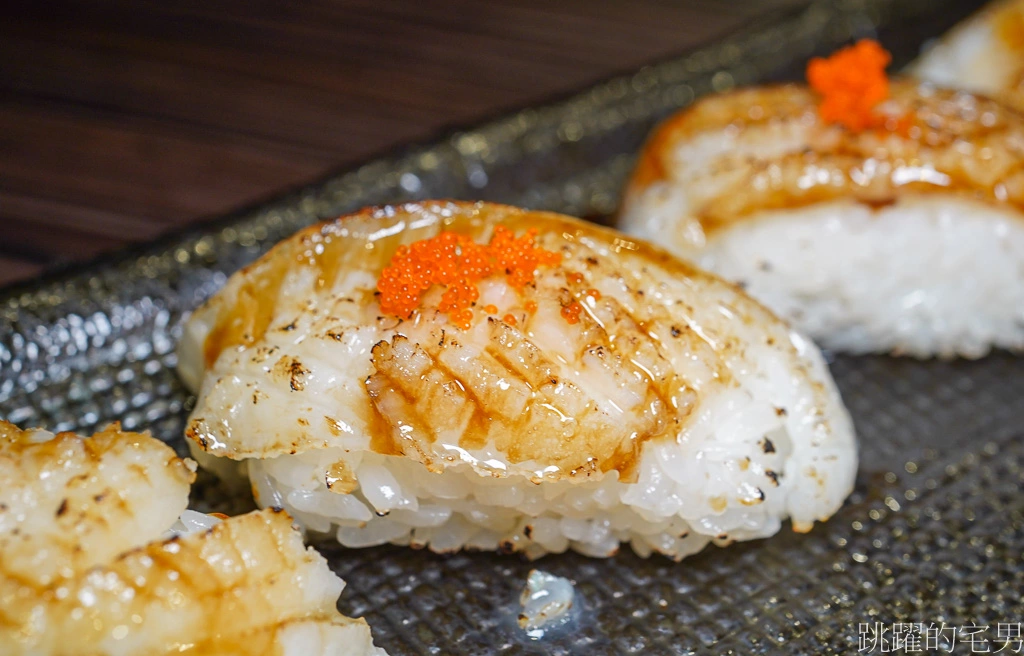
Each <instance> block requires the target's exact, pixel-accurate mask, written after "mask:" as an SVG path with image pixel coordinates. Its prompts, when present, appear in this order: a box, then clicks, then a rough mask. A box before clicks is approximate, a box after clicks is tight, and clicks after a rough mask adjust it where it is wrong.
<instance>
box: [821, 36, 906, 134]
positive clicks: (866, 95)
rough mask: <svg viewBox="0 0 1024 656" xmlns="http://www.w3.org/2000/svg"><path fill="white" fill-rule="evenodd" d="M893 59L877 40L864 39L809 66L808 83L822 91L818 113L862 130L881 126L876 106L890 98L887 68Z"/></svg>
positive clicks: (823, 117)
mask: <svg viewBox="0 0 1024 656" xmlns="http://www.w3.org/2000/svg"><path fill="white" fill-rule="evenodd" d="M891 60H892V57H890V55H889V53H888V51H886V50H885V49H884V48H883V47H882V46H881V45H879V44H878V42H877V41H873V40H871V39H863V40H861V41H858V42H857V43H856V44H855V45H852V46H849V47H847V48H843V49H841V50H838V51H836V52H835V53H833V54H832V56H830V57H828V58H827V59H823V58H821V57H815V58H814V59H812V60H811V61H810V63H809V64H808V65H807V82H808V83H809V84H810V85H811V88H812V89H814V90H815V91H817V92H818V93H819V94H821V103H820V104H819V105H818V114H819V115H820V116H821V120H823V121H825V122H826V123H839V124H841V125H844V126H846V127H847V128H849V129H850V130H853V131H855V132H860V131H861V130H865V129H867V128H873V127H877V126H879V125H881V124H882V123H883V121H884V119H883V117H880V116H878V115H877V114H875V113H874V109H875V107H876V106H877V105H878V103H880V102H882V101H883V100H885V99H886V98H888V97H889V78H888V77H886V75H885V67H886V66H888V65H889V62H890V61H891Z"/></svg>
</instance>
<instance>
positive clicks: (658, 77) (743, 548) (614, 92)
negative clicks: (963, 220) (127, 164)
mask: <svg viewBox="0 0 1024 656" xmlns="http://www.w3.org/2000/svg"><path fill="white" fill-rule="evenodd" d="M976 5H977V3H976V2H958V1H954V0H936V1H931V2H929V1H928V0H903V1H892V2H883V1H880V0H861V1H859V2H858V1H845V0H844V1H841V2H835V3H831V2H829V3H817V4H813V5H812V6H810V8H808V9H806V10H801V11H799V12H796V13H791V14H782V15H778V16H776V17H774V18H773V19H772V21H770V23H768V24H762V25H759V26H757V27H756V28H754V29H750V30H747V31H745V32H743V33H741V34H738V35H736V36H734V37H732V38H729V39H726V40H724V41H721V42H719V43H717V44H715V45H713V46H711V47H708V48H705V49H703V50H700V51H697V52H694V53H692V54H690V55H687V56H685V57H682V58H680V59H676V60H673V61H668V62H664V63H660V64H655V65H652V66H649V67H646V68H644V69H642V70H640V71H637V72H636V73H635V74H633V75H630V76H625V77H620V78H616V79H613V80H610V81H608V82H606V83H603V84H600V85H598V86H596V87H594V88H592V89H589V90H586V91H585V92H583V93H581V94H579V95H576V96H574V97H572V98H570V99H568V100H565V101H563V102H559V103H557V104H552V105H548V106H544V107H537V108H531V109H526V110H523V111H521V112H518V113H516V114H513V115H511V116H508V117H505V118H501V119H499V120H497V121H494V122H491V123H488V124H486V125H483V126H481V127H479V128H477V129H472V130H467V131H464V132H459V133H455V134H452V135H450V136H449V137H447V138H445V139H443V140H440V141H438V142H437V143H434V144H431V145H428V146H424V147H414V148H410V149H408V150H406V151H404V152H402V153H400V154H398V155H396V156H393V157H391V158H386V159H382V160H378V161H374V162H371V163H369V164H366V165H365V166H363V167H361V168H359V169H357V170H354V171H351V172H349V173H345V174H343V175H339V176H337V177H334V178H332V179H330V180H327V181H326V182H323V183H322V184H318V185H315V186H312V187H310V188H308V189H306V190H303V191H301V192H299V193H296V194H294V195H291V196H289V197H287V198H283V199H281V200H280V201H278V202H274V203H271V204H268V205H266V206H262V207H258V208H255V209H252V210H247V211H243V212H240V213H238V214H236V215H234V216H231V217H227V218H225V219H223V220H221V221H219V222H216V223H214V224H210V225H207V226H205V227H203V228H200V229H198V230H196V231H194V232H192V233H190V234H186V235H182V236H179V237H176V238H173V239H171V240H165V241H163V242H162V243H159V244H155V245H153V246H150V247H148V248H145V249H142V250H139V251H135V252H133V253H129V254H126V255H123V256H121V257H118V258H114V259H110V260H108V261H104V262H100V263H97V264H95V265H93V266H90V267H88V268H86V269H83V270H79V271H77V272H74V273H71V274H65V275H62V276H60V277H57V278H50V279H48V280H44V281H42V282H37V283H34V284H30V285H27V286H22V287H20V288H16V289H10V290H7V291H6V292H5V293H3V294H0V416H2V417H4V418H6V419H8V420H10V421H13V422H16V423H18V424H19V425H21V426H42V427H45V428H48V429H50V430H68V429H76V430H81V431H84V432H89V431H91V430H93V429H94V428H96V427H98V426H100V425H103V424H105V423H107V422H110V421H114V420H119V421H121V422H122V423H123V425H124V426H125V428H127V429H145V428H148V429H150V430H151V431H153V433H154V434H155V435H157V436H159V437H161V438H163V439H165V440H167V441H168V442H170V443H172V444H174V445H175V446H176V447H177V448H179V449H183V446H184V445H183V442H182V425H183V422H184V419H185V416H186V413H187V408H188V406H189V402H190V401H189V397H188V394H187V393H186V392H185V391H184V389H183V388H182V386H181V385H180V383H179V382H178V381H177V379H176V377H175V375H174V365H175V358H174V347H175V342H176V339H177V336H178V333H179V327H180V323H181V320H182V317H183V316H184V315H185V314H186V313H187V312H188V311H189V310H190V309H192V308H193V307H195V306H196V305H197V304H198V303H199V302H201V301H202V300H203V299H204V298H206V297H207V296H209V295H210V294H211V293H212V292H213V291H214V290H216V289H217V288H218V287H219V286H220V285H221V284H223V282H224V280H225V278H226V276H227V275H228V274H229V273H230V272H232V271H234V270H235V269H237V268H238V267H240V266H241V265H242V264H244V263H246V262H248V261H250V260H252V259H253V258H255V257H256V256H258V255H259V254H260V253H262V252H264V251H265V250H266V249H267V248H268V247H269V246H270V245H271V244H273V243H274V242H275V241H277V240H278V239H280V238H282V237H284V236H286V235H288V234H290V233H291V232H293V231H295V230H296V229H297V228H299V227H301V226H304V225H307V224H309V223H311V222H313V221H316V220H318V219H322V218H327V217H333V216H336V215H338V214H340V213H343V212H346V211H348V210H352V209H354V208H357V207H360V206H363V205H367V204H378V203H385V202H393V201H400V200H406V199H411V198H424V197H458V198H483V199H487V200H497V201H503V202H508V203H513V204H518V205H525V206H531V207H542V208H547V209H553V210H559V211H563V212H567V213H570V214H577V215H582V216H588V217H592V218H596V217H601V216H605V215H607V214H608V213H610V212H611V211H612V210H613V209H614V208H615V205H616V203H617V199H618V190H619V188H620V186H621V184H622V182H623V179H624V176H625V175H626V173H627V172H628V170H629V168H630V166H631V164H632V160H633V156H634V153H635V152H636V150H637V148H638V147H639V146H640V144H641V142H642V140H643V138H644V135H645V134H646V133H647V132H648V130H649V129H650V128H651V126H652V125H653V123H654V122H655V121H656V120H657V119H659V118H661V117H663V116H664V115H666V114H667V113H669V112H671V111H673V110H675V109H677V108H679V107H681V106H684V105H686V104H688V103H689V102H691V101H692V100H693V99H694V98H695V97H696V96H699V95H701V94H705V93H708V92H709V91H712V90H720V89H726V88H729V87H731V86H735V85H741V84H748V83H752V82H757V81H764V80H770V79H780V78H786V77H798V76H799V75H800V72H801V70H802V68H803V65H804V63H805V62H806V60H807V58H808V57H809V56H810V55H812V54H816V53H824V52H828V51H830V50H832V49H834V48H835V47H836V46H838V45H841V44H844V43H846V42H849V40H850V39H852V38H855V37H859V36H867V35H874V36H878V37H879V38H881V39H882V41H883V42H884V43H885V45H886V46H887V47H889V48H890V49H891V50H892V51H893V52H894V56H895V59H896V63H897V64H899V63H902V62H906V61H907V60H909V58H910V57H912V56H913V55H914V54H915V53H916V52H917V51H918V49H919V48H920V45H921V44H922V42H923V41H924V40H925V39H927V38H930V37H933V36H935V35H937V34H939V33H941V32H942V31H943V30H945V29H946V28H948V27H949V26H950V25H952V24H953V23H955V22H956V21H957V20H959V19H961V18H962V17H964V16H965V15H966V14H967V13H969V12H970V11H971V10H972V9H974V8H976ZM833 372H834V374H835V377H836V379H837V381H838V382H839V385H840V387H841V388H842V391H843V394H844V396H845V399H846V402H847V404H848V406H849V408H850V411H851V412H852V414H853V416H854V419H855V420H856V423H857V428H858V431H859V434H860V440H861V442H860V443H861V457H862V462H861V469H860V475H859V477H858V484H857V489H856V492H855V493H854V495H853V497H852V498H851V499H850V500H849V502H848V503H847V504H846V505H845V506H844V507H843V509H842V510H841V511H840V512H839V513H838V514H837V515H836V516H835V517H833V518H832V519H831V520H830V521H829V522H828V523H826V524H823V525H817V526H816V527H815V528H814V530H813V531H812V532H811V533H810V534H807V535H796V534H794V533H792V532H791V531H789V530H788V528H784V529H783V531H782V533H780V534H779V535H778V536H776V537H774V538H772V539H770V540H763V541H758V542H753V543H746V544H739V545H734V546H731V547H729V548H726V549H718V548H715V547H710V548H708V549H707V550H705V551H704V552H703V553H701V554H699V555H697V556H694V557H692V558H690V559H688V560H685V561H683V562H682V563H679V564H676V563H672V562H670V561H668V560H666V559H663V558H660V557H654V558H651V559H648V560H643V559H640V558H637V557H635V556H633V555H631V554H629V553H626V552H624V553H622V554H620V555H619V556H617V557H615V558H612V559H609V560H592V559H587V558H584V557H580V556H576V555H572V554H566V555H560V556H549V557H546V558H545V559H543V560H542V561H541V563H540V565H541V566H542V567H543V568H545V569H547V570H549V571H551V572H553V573H555V574H559V575H562V576H566V577H569V578H571V579H572V580H574V581H576V582H577V595H578V597H577V598H578V601H579V603H580V605H581V606H582V610H583V612H582V614H581V617H580V620H579V622H578V623H577V624H575V625H573V626H572V627H570V628H569V629H567V630H564V631H562V632H560V633H556V634H555V635H551V636H549V637H547V638H545V639H544V640H542V641H539V642H532V641H530V640H528V639H527V638H526V637H525V635H524V634H523V633H522V632H521V631H520V630H519V629H518V627H517V626H516V625H515V621H514V610H515V608H514V607H515V602H516V599H517V597H518V594H519V591H520V590H521V588H522V586H523V584H524V582H525V576H526V573H527V572H528V571H529V569H530V567H531V564H530V563H527V562H525V561H523V560H521V559H519V558H518V557H507V556H498V555H495V554H486V553H470V554H459V555H454V556H437V555H433V554H430V553H424V552H420V551H412V550H408V549H399V548H382V549H372V550H363V551H346V550H343V549H340V548H326V549H325V553H326V554H327V555H328V557H329V558H330V559H331V563H332V565H333V566H334V567H335V569H336V570H337V571H338V572H339V573H340V574H341V575H342V576H343V577H344V578H345V579H347V580H348V582H349V587H348V589H347V590H346V592H345V594H344V595H343V597H342V600H341V606H342V610H343V611H345V612H346V613H348V614H351V615H365V616H366V618H367V619H368V620H369V622H370V624H371V625H372V627H373V630H374V634H375V636H376V639H377V643H378V644H379V645H382V646H384V647H385V648H387V649H388V650H389V651H390V652H391V653H392V654H395V655H397V654H428V653H429V654H450V653H456V654H457V653H465V654H482V653H504V654H527V653H553V654H567V653H581V654H583V653H586V654H606V653H616V654H632V653H644V654H689V653H696V652H703V651H713V652H718V653H737V654H748V653H766V654H767V653H807V654H817V653H856V652H857V651H858V650H859V649H860V650H861V651H862V652H863V653H883V651H893V649H892V648H893V646H894V645H895V641H896V640H898V639H901V640H902V641H903V642H902V644H903V645H906V644H908V643H907V642H906V641H907V640H908V635H910V634H908V633H907V631H912V632H916V634H917V636H918V637H917V639H916V640H915V639H914V638H913V637H910V638H909V641H910V642H909V644H910V646H911V648H910V650H909V651H911V653H912V652H913V651H914V650H915V647H917V650H919V651H925V650H926V648H938V649H944V650H946V651H948V650H949V649H950V648H951V647H952V642H953V641H954V640H955V641H956V646H955V647H954V648H953V649H954V653H970V652H971V649H972V648H975V649H977V650H981V649H983V648H988V649H989V650H990V651H991V652H995V651H996V650H997V649H1000V648H1002V649H1003V653H1012V652H1013V651H1014V649H1015V648H1016V649H1017V651H1018V653H1019V652H1020V647H1021V644H1020V642H1014V641H1013V640H1010V641H1006V640H1004V639H1003V638H1006V637H1012V636H1013V635H1019V633H1018V634H1015V633H1014V632H1015V631H1020V624H1019V623H1020V622H1022V621H1024V602H1022V600H1021V593H1022V591H1024V566H1022V564H1021V557H1022V551H1024V492H1022V483H1024V468H1022V465H1024V442H1022V439H1021V434H1022V432H1024V401H1022V399H1024V359H1021V358H1015V357H1012V356H1009V355H1006V354H995V355H992V356H990V357H988V358H985V359H983V360H980V361H976V362H967V361H955V362H918V361H912V360H907V359H897V358H885V357H862V358H847V357H840V358H837V359H836V360H835V362H834V363H833ZM204 489H206V490H207V494H208V496H207V497H201V498H198V499H196V503H197V504H199V505H200V506H204V505H206V504H209V503H215V502H217V499H215V498H213V497H211V496H209V494H212V493H211V492H209V490H210V489H212V488H204ZM627 551H628V550H627ZM905 625H906V626H905ZM969 638H970V639H973V640H974V641H975V643H976V644H970V643H968V642H966V640H968V639H969ZM982 638H983V639H985V640H987V641H988V642H987V643H984V644H982V643H980V642H978V641H979V640H980V639H982ZM929 650H930V651H934V649H929Z"/></svg>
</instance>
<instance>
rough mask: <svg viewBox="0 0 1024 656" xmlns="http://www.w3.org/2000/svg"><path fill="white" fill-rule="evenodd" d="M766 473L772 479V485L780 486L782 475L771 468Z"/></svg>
mask: <svg viewBox="0 0 1024 656" xmlns="http://www.w3.org/2000/svg"><path fill="white" fill-rule="evenodd" d="M764 475H765V476H767V477H768V478H770V479H771V480H772V485H774V486H775V487H779V478H780V476H779V475H778V474H777V473H775V472H774V471H773V470H771V469H766V470H765V472H764Z"/></svg>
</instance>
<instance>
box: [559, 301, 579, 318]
mask: <svg viewBox="0 0 1024 656" xmlns="http://www.w3.org/2000/svg"><path fill="white" fill-rule="evenodd" d="M581 314H583V306H582V305H580V303H579V301H572V302H571V303H569V304H568V305H564V306H562V318H563V319H565V320H566V322H567V323H569V324H576V323H579V322H580V315H581Z"/></svg>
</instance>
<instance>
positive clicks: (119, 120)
mask: <svg viewBox="0 0 1024 656" xmlns="http://www.w3.org/2000/svg"><path fill="white" fill-rule="evenodd" d="M13 4H14V3H9V6H7V7H6V8H5V10H4V16H3V18H0V284H3V283H7V282H11V281H14V280H18V279H23V278H27V277H30V276H33V275H35V274H37V273H39V272H40V271H42V270H44V269H45V268H47V267H53V266H56V265H59V264H62V263H66V262H71V261H77V260H81V259H84V258H88V257H92V256H94V255H96V254H99V253H102V252H106V251H110V250H112V249H116V248H118V247H121V246H124V245H126V244H128V243H133V242H139V241H145V240H149V239H152V238H153V237H155V236H157V235H159V234H160V233H162V232H164V231H167V230H169V229H172V228H174V227H176V226H180V225H182V224H184V223H187V222H189V221H194V220H196V219H198V218H201V217H207V216H210V215H215V214H218V213H222V212H225V211H228V210H231V209H233V208H235V207H237V206H239V205H242V204H244V203H246V202H251V201H253V200H255V199H258V198H264V197H267V196H268V195H269V194H271V193H273V192H274V191H276V190H283V189H286V188H289V187H293V186H295V185H297V184H300V183H302V182H305V181H308V180H311V179H314V178H316V177H318V176H320V175H323V174H324V173H325V172H326V171H329V170H331V169H337V168H338V167H340V166H342V165H345V164H348V163H354V162H356V161H358V160H360V159H363V158H366V157H368V156H370V155H372V154H374V153H376V152H379V151H381V150H383V149H386V148H387V147H389V146H394V145H396V144H399V143H401V142H405V141H409V140H422V139H425V138H428V137H430V136H431V135H433V134H436V133H437V132H438V131H439V130H441V129H443V128H445V127H452V126H456V125H467V124H471V123H473V122H475V121H477V120H479V119H481V118H484V117H489V116H493V115H494V114H496V113H498V112H500V111H502V110H505V109H510V108H514V107H517V106H522V105H526V104H530V103H536V102H541V101H544V100H546V99H549V98H551V97H552V96H556V95H560V94H564V93H567V92H570V91H572V90H575V89H579V88H581V87H584V86H586V85H587V84H589V83H592V82H595V81H597V80H600V79H602V78H605V77H608V76H610V75H612V74H614V73H617V72H623V71H628V70H630V69H633V68H636V67H639V66H640V65H642V64H644V63H647V62H650V61H654V60H658V59H662V58H665V57H668V56H672V55H675V54H679V53H681V52H684V51H686V50H688V49H690V48H692V47H694V46H696V45H699V44H701V43H706V42H708V41H711V40H713V39H715V38H716V37H718V36H721V35H722V34H723V33H726V32H728V31H730V30H733V29H736V28H737V27H738V26H739V25H741V24H744V23H749V22H751V21H753V20H756V19H757V17H758V16H764V15H766V14H767V13H768V12H770V11H772V10H773V9H774V8H777V7H778V6H779V5H793V4H800V0H768V1H767V2H766V1H763V0H747V1H745V2H744V1H740V0H637V1H634V2H625V1H618V0H566V1H552V0H525V1H521V2H520V1H515V0H501V1H499V2H482V1H479V0H439V1H436V2H426V1H418V0H333V1H328V0H313V1H310V2H291V1H287V0H277V1H261V0H218V1H206V0H176V1H167V0H152V1H148V0H110V1H100V0H82V1H79V2H76V1H73V0H71V1H61V2H38V3H18V6H12V5H13Z"/></svg>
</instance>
